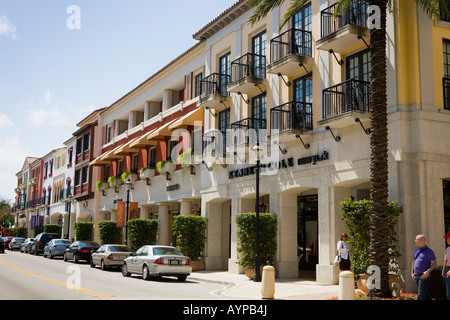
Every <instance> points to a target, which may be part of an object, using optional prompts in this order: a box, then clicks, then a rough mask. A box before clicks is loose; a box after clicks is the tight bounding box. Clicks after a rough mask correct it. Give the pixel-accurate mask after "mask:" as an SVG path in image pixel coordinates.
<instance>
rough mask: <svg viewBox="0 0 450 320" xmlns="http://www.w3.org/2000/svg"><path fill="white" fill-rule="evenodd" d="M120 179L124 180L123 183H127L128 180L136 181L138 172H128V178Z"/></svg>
mask: <svg viewBox="0 0 450 320" xmlns="http://www.w3.org/2000/svg"><path fill="white" fill-rule="evenodd" d="M120 180H122V181H123V183H125V182H127V181H129V182H131V183H135V182H136V180H137V174H136V173H130V174H128V176H127V178H126V179H125V180H123V179H120Z"/></svg>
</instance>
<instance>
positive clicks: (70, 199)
mask: <svg viewBox="0 0 450 320" xmlns="http://www.w3.org/2000/svg"><path fill="white" fill-rule="evenodd" d="M67 199H68V200H66V201H65V202H66V205H68V207H69V208H68V209H67V211H68V213H69V220H68V225H69V226H68V228H67V238H68V239H69V240H70V216H71V209H72V201H73V196H72V195H71V194H69V196H68V197H67Z"/></svg>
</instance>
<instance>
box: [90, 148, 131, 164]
mask: <svg viewBox="0 0 450 320" xmlns="http://www.w3.org/2000/svg"><path fill="white" fill-rule="evenodd" d="M120 147H121V146H118V147H116V148H114V149H111V150H109V151H107V152H105V153H103V154H102V155H100V156H99V157H97V158H96V159H95V160H93V161H91V162H90V163H89V165H90V166H103V165H105V164H110V163H111V162H112V161H114V160H115V159H121V158H123V156H117V155H114V151H116V150H117V149H118V148H120Z"/></svg>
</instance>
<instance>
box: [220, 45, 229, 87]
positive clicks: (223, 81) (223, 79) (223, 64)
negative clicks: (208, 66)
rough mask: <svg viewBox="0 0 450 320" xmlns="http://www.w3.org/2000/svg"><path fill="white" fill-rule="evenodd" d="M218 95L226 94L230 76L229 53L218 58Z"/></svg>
mask: <svg viewBox="0 0 450 320" xmlns="http://www.w3.org/2000/svg"><path fill="white" fill-rule="evenodd" d="M219 74H220V76H219V84H218V86H219V93H220V94H227V85H228V83H229V81H230V75H231V53H227V54H225V55H223V56H221V57H220V58H219Z"/></svg>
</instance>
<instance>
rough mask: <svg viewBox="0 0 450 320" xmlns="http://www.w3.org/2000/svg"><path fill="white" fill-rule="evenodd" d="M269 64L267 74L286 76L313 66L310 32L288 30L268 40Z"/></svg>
mask: <svg viewBox="0 0 450 320" xmlns="http://www.w3.org/2000/svg"><path fill="white" fill-rule="evenodd" d="M270 52H271V55H270V64H269V65H268V66H267V72H268V73H273V74H283V75H288V74H291V73H293V72H295V71H296V70H298V69H299V68H300V66H301V65H302V64H303V66H305V67H308V66H310V65H312V64H313V62H314V60H313V58H312V36H311V32H310V31H305V30H299V29H289V30H287V31H285V32H283V33H282V34H280V35H278V36H277V37H275V38H273V39H272V40H270Z"/></svg>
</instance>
